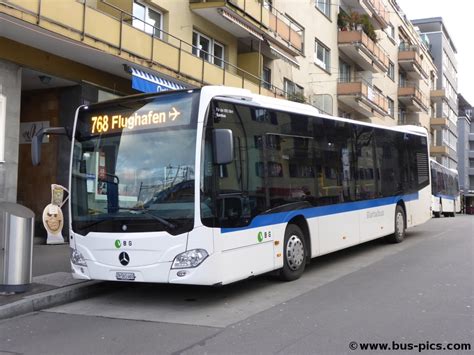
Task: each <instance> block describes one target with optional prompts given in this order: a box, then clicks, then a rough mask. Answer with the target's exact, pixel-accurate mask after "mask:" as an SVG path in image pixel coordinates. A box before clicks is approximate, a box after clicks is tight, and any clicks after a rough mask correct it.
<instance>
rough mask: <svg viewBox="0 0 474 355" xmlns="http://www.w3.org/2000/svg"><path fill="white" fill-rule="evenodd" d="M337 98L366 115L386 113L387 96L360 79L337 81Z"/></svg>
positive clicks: (384, 114)
mask: <svg viewBox="0 0 474 355" xmlns="http://www.w3.org/2000/svg"><path fill="white" fill-rule="evenodd" d="M337 99H338V100H339V101H341V102H343V103H344V104H346V105H347V106H349V107H351V108H353V109H354V110H356V111H357V112H359V113H361V114H362V115H364V116H366V117H373V116H374V114H375V113H377V114H378V115H380V116H386V115H388V101H387V98H386V97H385V96H383V95H382V94H381V93H379V92H378V91H376V90H375V89H373V88H372V86H371V85H369V84H368V83H366V82H365V81H362V80H361V81H355V82H340V83H338V84H337Z"/></svg>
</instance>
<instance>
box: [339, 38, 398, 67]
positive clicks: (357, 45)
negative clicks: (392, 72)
mask: <svg viewBox="0 0 474 355" xmlns="http://www.w3.org/2000/svg"><path fill="white" fill-rule="evenodd" d="M337 42H338V44H339V48H340V50H341V51H343V52H346V50H345V48H348V50H347V53H346V54H348V55H350V56H351V57H352V58H353V60H354V61H357V63H358V64H359V65H361V66H362V67H363V68H364V69H367V70H370V68H369V67H368V66H371V67H373V64H374V65H376V66H377V69H376V71H377V72H386V71H387V70H388V63H389V59H388V55H387V53H386V52H385V51H384V50H383V49H382V48H381V47H380V46H379V45H378V44H377V43H375V42H374V41H372V40H371V39H370V38H369V37H368V36H367V35H366V34H365V33H364V32H363V31H339V32H338V37H337ZM353 48H354V49H356V50H357V53H353V52H351V51H352V49H353ZM359 50H360V51H362V52H363V54H361V53H359Z"/></svg>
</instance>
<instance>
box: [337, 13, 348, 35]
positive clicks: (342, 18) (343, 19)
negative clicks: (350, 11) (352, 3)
mask: <svg viewBox="0 0 474 355" xmlns="http://www.w3.org/2000/svg"><path fill="white" fill-rule="evenodd" d="M348 26H349V22H348V21H347V14H346V13H345V12H344V11H342V10H341V11H340V12H339V13H338V14H337V28H338V29H339V31H347V30H348Z"/></svg>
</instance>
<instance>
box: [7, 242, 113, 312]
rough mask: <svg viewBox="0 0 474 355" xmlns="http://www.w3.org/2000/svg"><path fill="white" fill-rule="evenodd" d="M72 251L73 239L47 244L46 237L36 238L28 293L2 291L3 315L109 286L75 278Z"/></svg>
mask: <svg viewBox="0 0 474 355" xmlns="http://www.w3.org/2000/svg"><path fill="white" fill-rule="evenodd" d="M69 253H70V251H69V243H66V244H61V245H46V244H45V239H44V238H35V240H34V245H33V282H32V284H31V287H30V289H29V290H28V291H27V292H24V293H18V294H13V295H2V294H0V319H4V318H11V317H14V316H18V315H21V314H25V313H29V312H34V311H39V310H41V309H45V308H49V307H53V306H56V305H60V304H64V303H67V302H72V301H75V300H79V299H83V298H87V297H90V296H93V295H95V294H97V293H99V292H101V291H103V290H105V289H106V287H107V284H108V283H107V282H98V281H83V280H75V279H73V278H72V276H71V268H70V265H69Z"/></svg>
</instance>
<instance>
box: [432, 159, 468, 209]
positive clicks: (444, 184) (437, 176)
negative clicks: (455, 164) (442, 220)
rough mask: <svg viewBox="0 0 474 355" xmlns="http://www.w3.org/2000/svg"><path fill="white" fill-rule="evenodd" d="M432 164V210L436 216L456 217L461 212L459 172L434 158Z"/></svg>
mask: <svg viewBox="0 0 474 355" xmlns="http://www.w3.org/2000/svg"><path fill="white" fill-rule="evenodd" d="M430 165H431V194H432V196H431V210H432V211H433V216H434V217H440V216H441V215H443V216H445V217H455V216H456V213H459V212H461V195H460V193H459V180H458V172H457V171H456V170H454V169H448V168H446V167H445V166H443V165H441V164H440V163H438V162H437V161H436V160H434V159H430Z"/></svg>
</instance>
